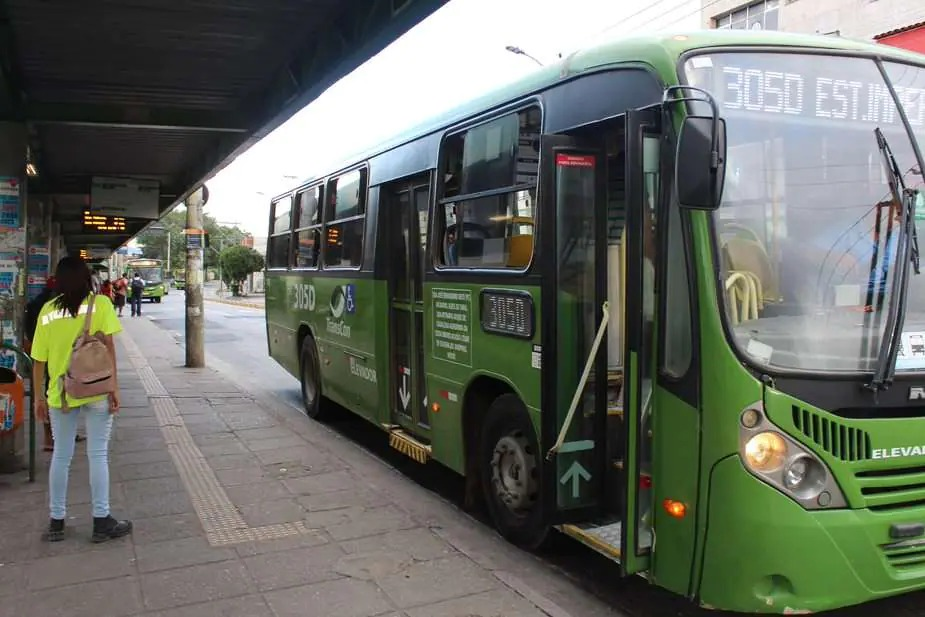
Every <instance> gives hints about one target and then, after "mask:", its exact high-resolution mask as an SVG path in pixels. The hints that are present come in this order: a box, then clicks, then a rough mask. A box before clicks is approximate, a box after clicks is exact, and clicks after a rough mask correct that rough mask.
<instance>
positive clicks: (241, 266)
mask: <svg viewBox="0 0 925 617" xmlns="http://www.w3.org/2000/svg"><path fill="white" fill-rule="evenodd" d="M221 264H222V279H223V280H224V281H225V283H226V284H227V285H228V286H230V287H231V291H232V294H234V295H235V296H237V295H240V288H241V285H242V284H243V283H244V279H246V278H247V276H248V275H249V274H251V273H253V272H257V271H258V270H263V255H261V254H260V253H258V252H257V251H255V250H254V249H252V248H250V247H248V246H241V245H237V246H229V247H228V248H226V249H225V250H223V251H222V255H221Z"/></svg>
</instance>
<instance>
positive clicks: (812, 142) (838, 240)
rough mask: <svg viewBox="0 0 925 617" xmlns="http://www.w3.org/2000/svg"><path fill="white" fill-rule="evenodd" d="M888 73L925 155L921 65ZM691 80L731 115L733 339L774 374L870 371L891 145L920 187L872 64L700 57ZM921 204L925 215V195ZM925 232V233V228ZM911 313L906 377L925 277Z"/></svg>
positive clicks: (727, 201)
mask: <svg viewBox="0 0 925 617" xmlns="http://www.w3.org/2000/svg"><path fill="white" fill-rule="evenodd" d="M885 68H886V70H887V73H888V75H889V76H890V79H891V81H892V82H893V85H894V87H895V88H896V91H897V94H898V96H899V98H900V100H901V101H902V105H903V108H904V110H905V112H906V114H907V116H908V119H909V122H910V124H911V125H912V127H913V130H914V131H915V133H916V136H917V140H918V142H919V144H920V147H921V148H925V69H923V68H921V67H914V66H910V65H904V64H898V63H897V64H889V63H886V64H885ZM684 72H685V76H686V79H687V81H688V83H690V84H691V85H695V86H698V87H701V88H705V89H707V90H709V91H710V92H711V93H712V94H713V95H714V97H716V99H717V103H718V105H719V108H720V114H721V115H722V117H723V118H724V119H725V121H726V129H727V148H728V150H727V160H726V179H725V189H724V192H723V200H722V204H721V206H720V208H719V209H718V210H717V211H716V212H715V214H714V223H715V228H716V229H715V237H716V240H717V242H718V243H719V246H718V249H719V250H718V253H719V256H720V269H721V280H722V284H723V286H724V289H723V292H724V293H723V299H724V309H725V311H724V312H725V316H726V319H727V320H728V322H729V324H730V328H731V330H732V332H733V333H734V337H735V341H736V344H737V345H738V346H739V347H740V349H741V350H742V351H743V352H744V353H745V354H747V355H749V356H751V358H752V359H753V360H754V361H755V362H757V363H759V364H764V365H767V366H769V367H778V368H785V369H802V370H811V371H871V370H874V369H875V367H876V364H877V356H878V353H879V351H880V341H881V336H882V335H883V332H884V328H885V325H886V312H887V309H888V307H889V303H890V296H891V292H892V284H893V275H894V273H895V272H896V270H897V268H896V267H895V255H896V247H897V245H898V241H899V231H900V228H899V214H900V211H901V210H900V204H899V203H898V201H897V199H896V197H895V194H894V192H893V191H891V188H890V175H889V168H888V167H887V165H886V163H885V161H886V157H885V151H886V150H891V151H892V154H893V156H894V157H895V159H896V164H897V165H898V168H899V172H900V175H901V176H902V181H903V183H904V184H905V186H906V187H907V188H910V189H921V188H922V185H923V182H922V175H921V171H920V170H919V168H918V164H917V162H916V159H915V156H914V152H913V150H912V142H911V140H910V138H909V136H908V134H907V133H906V131H905V129H904V127H903V124H902V120H901V118H900V116H899V114H898V112H897V109H896V106H895V105H894V103H893V99H892V97H891V96H890V92H889V88H888V87H887V84H886V82H885V81H884V79H883V77H882V75H881V73H880V71H879V70H878V67H877V65H876V63H875V62H874V61H873V60H870V59H864V58H851V57H836V56H824V55H806V54H796V53H768V52H761V53H758V52H755V53H740V52H730V53H716V54H710V55H702V56H695V57H692V58H690V59H689V60H688V61H687V62H686V63H685V65H684ZM695 111H696V113H699V114H708V113H709V111H708V110H707V109H703V110H702V109H695ZM878 128H879V130H880V131H881V132H882V136H883V138H884V139H883V140H882V141H883V143H885V146H886V147H884V146H883V143H880V142H878V137H877V134H876V132H875V131H876V129H878ZM916 210H917V217H916V218H920V217H925V203H923V200H922V195H921V193H920V194H919V195H918V199H917V208H916ZM917 226H918V233H919V235H920V236H921V234H923V233H925V221H923V220H919V221H917ZM921 237H923V238H925V236H921ZM906 308H907V311H906V316H905V324H904V328H903V335H902V337H901V341H902V344H901V346H900V349H899V355H898V359H897V370H899V371H903V370H925V276H919V275H916V274H915V273H914V272H912V273H911V274H910V282H909V296H908V298H907V302H906Z"/></svg>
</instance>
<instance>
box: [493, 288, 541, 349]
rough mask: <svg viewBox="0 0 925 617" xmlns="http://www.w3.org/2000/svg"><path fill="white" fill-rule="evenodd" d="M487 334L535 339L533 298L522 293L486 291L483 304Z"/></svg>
mask: <svg viewBox="0 0 925 617" xmlns="http://www.w3.org/2000/svg"><path fill="white" fill-rule="evenodd" d="M481 305H482V306H481V309H482V310H481V321H482V329H483V330H484V331H485V332H494V333H496V334H506V335H508V336H516V337H520V338H533V298H532V297H531V296H530V294H528V293H526V292H522V291H505V290H487V289H486V290H485V291H483V292H482V302H481Z"/></svg>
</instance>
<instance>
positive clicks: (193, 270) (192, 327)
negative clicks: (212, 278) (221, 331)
mask: <svg viewBox="0 0 925 617" xmlns="http://www.w3.org/2000/svg"><path fill="white" fill-rule="evenodd" d="M208 194H209V193H208V189H206V188H205V187H203V188H200V189H197V190H196V191H195V192H194V193H193V194H192V195H190V196H189V198H187V200H186V233H187V236H186V293H185V294H184V295H185V296H186V366H188V367H190V368H202V367H204V366H205V364H206V355H205V345H204V338H205V336H204V334H205V332H204V321H205V317H204V315H203V303H202V278H203V277H202V247H203V242H204V238H203V228H202V206H203V204H204V203H205V201H206V199H208Z"/></svg>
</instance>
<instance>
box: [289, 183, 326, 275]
mask: <svg viewBox="0 0 925 617" xmlns="http://www.w3.org/2000/svg"><path fill="white" fill-rule="evenodd" d="M321 194H322V191H321V187H320V186H315V187H311V188H309V189H306V190H304V191H302V192H301V193H299V196H298V204H299V207H298V218H297V219H296V223H295V225H296V231H295V244H294V246H293V252H294V253H295V256H294V257H295V259H294V263H295V267H296V268H317V267H318V261H319V257H320V255H321V207H320V204H321V203H322V201H321Z"/></svg>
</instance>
